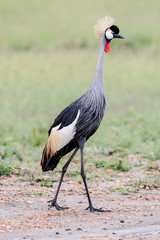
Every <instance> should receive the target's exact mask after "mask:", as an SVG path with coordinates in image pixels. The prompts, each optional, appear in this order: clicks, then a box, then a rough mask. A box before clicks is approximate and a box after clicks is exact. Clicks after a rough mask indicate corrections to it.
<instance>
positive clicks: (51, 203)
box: [47, 198, 68, 211]
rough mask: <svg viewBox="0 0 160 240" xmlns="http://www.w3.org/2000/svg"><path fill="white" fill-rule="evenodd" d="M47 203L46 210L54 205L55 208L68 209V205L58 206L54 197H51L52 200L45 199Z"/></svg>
mask: <svg viewBox="0 0 160 240" xmlns="http://www.w3.org/2000/svg"><path fill="white" fill-rule="evenodd" d="M47 202H48V203H50V204H49V205H48V210H50V209H51V207H55V208H56V209H57V210H59V211H60V210H62V211H63V210H65V209H68V207H61V206H59V205H58V204H57V201H56V199H55V198H53V199H52V200H49V201H47Z"/></svg>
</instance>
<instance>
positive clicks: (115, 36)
mask: <svg viewBox="0 0 160 240" xmlns="http://www.w3.org/2000/svg"><path fill="white" fill-rule="evenodd" d="M113 38H122V39H124V37H123V36H121V35H119V34H116V33H114V34H113Z"/></svg>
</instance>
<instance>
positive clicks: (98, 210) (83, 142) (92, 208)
mask: <svg viewBox="0 0 160 240" xmlns="http://www.w3.org/2000/svg"><path fill="white" fill-rule="evenodd" d="M85 142H86V139H85V138H83V139H81V140H80V141H79V142H78V143H79V147H80V151H81V176H82V179H83V182H84V186H85V189H86V193H87V197H88V202H89V207H88V208H86V210H88V209H90V211H91V212H95V211H96V212H106V210H103V209H101V208H100V209H98V208H94V207H93V205H92V201H91V198H90V195H89V191H88V186H87V181H86V174H85V171H84V153H83V150H84V145H85Z"/></svg>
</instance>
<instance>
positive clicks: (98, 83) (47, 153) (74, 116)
mask: <svg viewBox="0 0 160 240" xmlns="http://www.w3.org/2000/svg"><path fill="white" fill-rule="evenodd" d="M113 21H114V20H113V18H112V17H104V18H103V19H101V20H99V21H98V22H97V24H96V25H95V36H96V38H98V39H100V55H99V59H98V64H97V68H96V72H95V76H94V79H93V82H92V85H91V87H90V88H89V90H88V91H87V92H86V93H85V94H83V95H82V96H81V97H80V98H78V99H77V100H75V101H74V102H73V103H71V104H70V105H69V106H68V107H66V108H65V109H64V110H63V111H62V112H61V113H60V114H59V115H58V117H57V118H56V119H55V121H54V122H53V124H52V126H51V127H50V129H49V131H48V135H49V136H48V141H47V143H46V145H45V147H44V150H43V153H42V160H41V166H42V170H43V172H46V171H50V170H53V169H54V168H56V166H57V164H58V162H59V161H60V159H61V158H62V157H63V156H64V155H66V154H67V153H69V152H71V151H72V150H74V151H73V153H72V155H71V157H70V158H69V160H68V161H67V162H66V164H65V165H64V166H63V168H62V175H61V179H60V182H59V185H58V188H57V191H56V194H55V197H54V198H53V199H52V200H50V201H48V202H49V203H50V205H49V209H50V208H51V207H53V206H54V207H55V208H56V209H57V210H64V209H67V207H61V206H59V205H58V204H57V197H58V193H59V190H60V187H61V184H62V181H63V177H64V174H65V172H66V171H67V168H68V166H69V164H70V163H71V161H72V159H73V157H74V156H75V155H76V153H77V151H78V150H79V149H80V153H81V176H82V179H83V182H84V185H85V189H86V192H87V197H88V202H89V207H88V208H87V209H90V211H91V212H94V211H98V212H103V211H105V210H102V209H101V208H100V209H97V208H94V207H93V205H92V201H91V198H90V194H89V191H88V187H87V182H86V174H85V171H84V146H85V143H86V141H87V140H88V139H89V138H90V137H91V136H92V135H93V134H94V133H95V132H96V131H97V129H98V127H99V125H100V123H101V121H102V118H103V115H104V111H105V108H106V105H107V100H106V95H105V89H104V80H103V68H104V55H105V52H109V51H110V42H111V40H112V39H114V38H124V37H122V36H121V35H119V29H118V27H117V26H115V25H113Z"/></svg>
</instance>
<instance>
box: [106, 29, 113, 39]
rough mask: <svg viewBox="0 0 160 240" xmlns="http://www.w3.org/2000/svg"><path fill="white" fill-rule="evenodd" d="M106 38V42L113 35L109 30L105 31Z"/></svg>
mask: <svg viewBox="0 0 160 240" xmlns="http://www.w3.org/2000/svg"><path fill="white" fill-rule="evenodd" d="M106 38H107V39H108V40H111V39H113V33H112V31H111V30H108V31H106Z"/></svg>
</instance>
